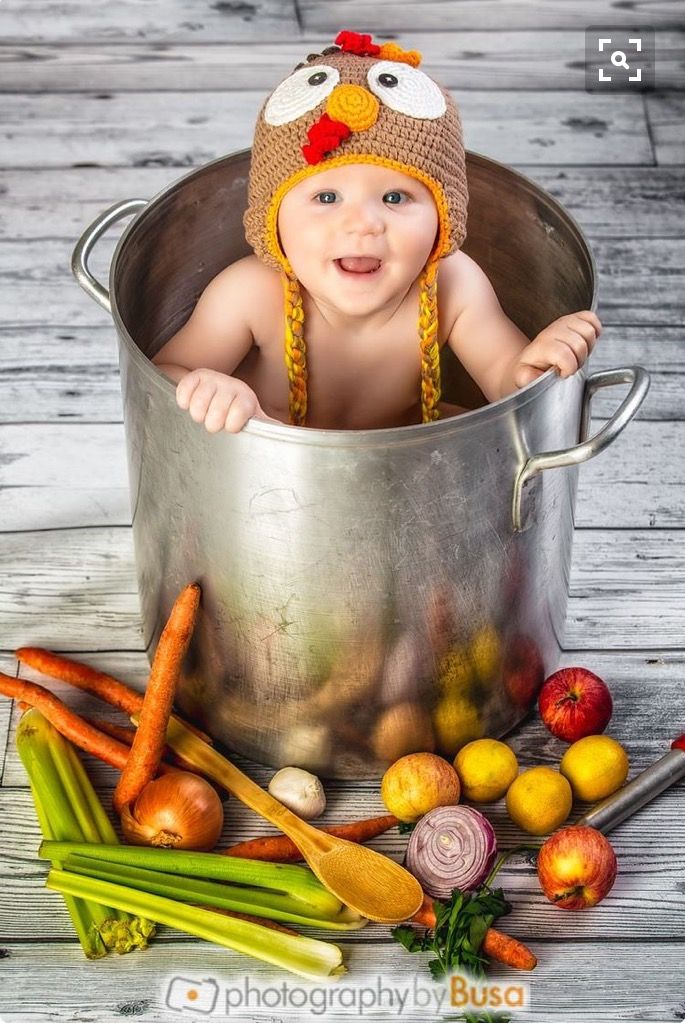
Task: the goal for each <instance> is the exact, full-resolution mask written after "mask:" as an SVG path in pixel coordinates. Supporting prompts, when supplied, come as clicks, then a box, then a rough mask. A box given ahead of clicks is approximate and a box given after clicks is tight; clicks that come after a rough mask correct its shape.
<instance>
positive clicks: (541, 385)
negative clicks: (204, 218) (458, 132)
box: [109, 147, 597, 447]
mask: <svg viewBox="0 0 685 1023" xmlns="http://www.w3.org/2000/svg"><path fill="white" fill-rule="evenodd" d="M250 153H251V148H249V147H248V148H247V149H240V150H237V151H236V152H234V153H227V154H224V155H223V156H220V157H217V158H216V159H215V160H211V161H209V162H208V163H205V164H202V165H201V166H200V167H194V168H193V169H192V170H190V171H189V172H188V173H187V174H183V175H182V176H181V177H180V178H175V179H174V181H172V182H170V183H169V184H168V185H166V186H165V187H164V188H162V189H161V190H160V191H159V192H157V193H156V194H155V195H153V196H152V198H151V199H149V200H148V202H147V203H146V205H145V206H144V207H143V208H142V209H141V210H140V212H139V213H138V214H136V216H134V217H133V218H132V219H131V220H130V221H129V223H128V224H127V225H126V228H125V229H124V231H123V232H122V234H121V236H120V238H119V241H118V242H117V245H116V248H115V250H114V254H113V256H112V261H111V263H110V271H109V295H110V303H111V314H112V319H113V321H114V324H115V326H116V328H117V333H118V335H119V339H120V341H121V343H122V344H124V345H125V347H126V349H127V351H128V353H129V355H130V356H131V358H132V360H133V362H134V363H135V365H136V366H137V368H138V369H139V370H140V371H141V372H142V373H143V374H144V375H145V376H147V378H148V380H149V382H150V383H152V384H153V385H154V386H155V387H157V388H160V389H161V390H162V391H164V392H166V393H167V394H169V395H171V396H173V395H175V392H176V387H175V385H174V384H173V383H172V381H171V380H168V379H167V378H166V377H165V376H163V374H162V373H160V372H159V370H157V369H156V368H155V366H154V363H153V362H152V361H151V359H149V358H148V357H147V356H146V355H144V354H143V352H142V351H141V350H140V348H139V347H138V345H137V344H136V343H135V341H134V340H133V338H132V337H131V335H130V334H129V332H128V329H127V328H126V326H125V324H124V322H123V319H122V317H121V314H120V312H119V306H118V303H117V297H116V289H115V287H114V279H115V276H116V270H117V264H118V261H119V257H120V255H121V252H122V251H123V248H124V246H125V245H126V244H127V242H128V238H129V235H130V234H131V232H132V231H134V230H135V229H136V228H137V226H138V224H139V223H140V222H141V220H143V219H144V218H145V217H146V215H149V210H150V209H151V208H152V207H153V206H154V205H156V203H157V202H158V201H159V200H161V199H163V198H165V197H166V196H168V195H170V194H171V193H172V192H174V191H176V190H177V189H178V188H180V187H181V186H182V185H183V184H184V182H185V181H186V180H188V179H190V178H192V177H195V176H196V175H197V174H198V173H199V172H204V171H209V170H211V169H212V168H213V167H215V166H216V165H217V164H221V163H233V162H235V161H237V160H239V159H241V158H242V157H244V156H246V155H249V154H250ZM466 160H467V171H468V164H469V163H481V164H483V165H484V166H486V167H495V168H499V169H500V170H502V171H504V172H505V173H506V174H507V175H509V176H510V177H513V178H516V179H517V180H518V182H519V184H521V185H522V186H523V187H524V188H525V189H526V190H528V191H529V192H532V193H535V194H536V195H537V196H539V195H540V194H542V196H543V197H544V199H545V200H546V201H547V202H549V203H550V204H551V205H552V206H554V208H555V211H556V213H557V215H558V216H559V217H560V218H561V219H562V220H564V221H566V224H567V226H568V227H569V228H570V229H571V230H572V232H573V233H574V234H575V235H576V240H577V242H578V244H579V245H580V247H581V249H582V250H583V251H584V253H585V255H586V257H587V260H588V263H589V266H590V273H591V280H592V301H591V303H590V309H591V310H592V311H593V312H595V311H596V308H597V266H596V263H595V259H594V256H593V254H592V250H591V248H590V246H589V245H588V243H587V240H586V238H585V235H584V233H583V231H582V229H581V227H580V225H579V223H578V222H577V220H576V219H575V217H573V216H572V215H571V214H570V213H569V212H568V211H567V210H566V208H565V207H564V206H562V205H561V203H560V202H558V200H557V199H555V198H554V196H552V195H550V193H549V192H547V191H545V189H544V188H542V186H541V185H539V184H537V182H535V181H533V179H532V178H529V177H526V175H525V174H522V173H521V172H520V171H518V170H514V169H513V168H511V167H509V166H508V165H507V164H505V163H502V162H501V161H500V160H493V159H492V158H491V157H489V156H485V155H484V154H482V153H476V152H474V151H473V150H466ZM586 370H587V363H585V365H584V366H582V367H581V368H580V369H579V370H576V372H575V373H574V374H573V376H571V377H567V378H565V379H566V380H572V379H574V378H575V377H577V376H580V377H585V375H586ZM561 379H562V378H561V377H558V376H557V371H556V369H554V367H551V368H550V369H548V370H546V371H545V372H544V373H543V374H542V376H540V377H538V378H537V380H533V381H531V382H530V383H529V384H526V385H525V386H524V387H521V388H519V389H518V390H517V391H514V392H512V393H511V394H508V395H506V396H505V397H504V398H498V399H497V400H496V401H493V402H489V403H488V404H487V405H483V406H482V407H481V408H477V409H471V410H470V411H469V412H462V413H461V414H460V415H458V416H454V417H452V418H450V419H436V420H434V421H433V422H430V423H415V424H412V425H410V426H389V427H380V428H378V429H368V430H330V429H323V428H321V427H311V426H295V425H291V424H288V423H270V422H266V421H265V420H261V419H254V418H253V419H249V420H248V421H247V423H246V424H245V426H244V427H243V429H242V430H241V433H246V434H248V436H256V437H267V438H269V439H272V440H283V441H295V442H296V443H300V444H311V445H313V446H317V447H326V446H333V447H345V446H354V447H359V446H364V447H367V446H369V447H370V446H374V445H383V446H387V445H389V444H394V443H401V444H405V445H406V444H411V443H423V442H425V441H426V440H427V439H428V437H429V433H428V431H431V432H430V436H431V437H435V438H436V439H437V437H439V436H442V435H443V434H445V433H448V432H452V431H455V430H465V429H468V427H470V426H480V425H481V423H484V422H488V421H489V420H492V419H497V418H499V417H500V416H508V415H510V414H511V413H513V412H516V411H518V410H519V409H520V408H523V406H524V405H527V404H529V402H531V401H534V400H535V399H537V398H538V396H541V395H542V394H544V393H545V392H546V391H548V390H549V388H550V387H553V386H554V384H555V383H556V382H557V380H558V381H561ZM174 406H175V407H176V410H177V412H178V414H179V415H182V416H185V415H186V413H185V412H183V410H182V409H179V408H178V407H177V406H176V404H175V401H174ZM196 425H198V427H199V426H200V424H196Z"/></svg>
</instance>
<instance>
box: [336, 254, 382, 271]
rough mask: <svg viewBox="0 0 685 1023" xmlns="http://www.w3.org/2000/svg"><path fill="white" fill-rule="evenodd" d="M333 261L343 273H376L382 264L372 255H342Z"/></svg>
mask: <svg viewBox="0 0 685 1023" xmlns="http://www.w3.org/2000/svg"><path fill="white" fill-rule="evenodd" d="M334 262H335V263H336V264H337V266H338V267H339V268H340V269H341V270H343V271H344V272H345V273H351V274H371V273H376V271H377V270H380V268H381V265H382V262H381V260H380V259H376V258H375V257H373V256H342V257H341V258H340V259H336V260H334Z"/></svg>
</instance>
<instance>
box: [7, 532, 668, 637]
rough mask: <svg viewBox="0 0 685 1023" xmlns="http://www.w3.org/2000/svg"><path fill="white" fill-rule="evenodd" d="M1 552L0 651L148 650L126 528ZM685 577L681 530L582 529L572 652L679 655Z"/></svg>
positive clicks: (26, 543) (14, 543) (12, 538)
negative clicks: (49, 648) (649, 651)
mask: <svg viewBox="0 0 685 1023" xmlns="http://www.w3.org/2000/svg"><path fill="white" fill-rule="evenodd" d="M3 553H4V557H5V559H6V564H7V565H8V566H9V569H8V571H7V573H6V582H5V585H4V587H3V589H2V591H1V593H0V617H2V618H3V621H4V629H3V635H2V649H5V650H12V649H14V647H15V646H26V645H39V646H51V645H52V646H54V648H55V649H58V650H75V649H80V650H83V651H88V650H103V649H113V648H118V649H128V650H141V649H143V648H144V646H145V643H144V641H143V637H142V631H141V625H140V619H139V606H138V594H137V588H136V581H135V572H134V561H133V542H132V535H131V530H130V528H117V527H111V526H110V527H100V528H93V529H75V530H69V529H65V530H48V531H47V532H35V533H34V532H28V533H9V534H6V536H5V537H4V538H3ZM684 576H685V530H671V529H659V530H653V529H652V530H650V529H643V530H633V529H625V530H623V529H613V530H605V529H579V530H576V533H575V540H574V553H573V571H572V575H571V585H570V600H569V608H568V618H567V622H566V633H565V640H564V645H565V647H566V649H569V650H587V649H592V648H596V647H603V648H604V649H607V650H611V649H622V648H626V649H633V650H634V649H639V648H645V647H646V648H650V649H661V648H678V647H681V646H682V639H683V636H682V623H683V615H684V613H685V591H684V589H683V585H682V579H683V577H684ZM56 614H58V615H59V617H58V619H56V618H55V615H56ZM57 622H58V623H59V625H58V626H57Z"/></svg>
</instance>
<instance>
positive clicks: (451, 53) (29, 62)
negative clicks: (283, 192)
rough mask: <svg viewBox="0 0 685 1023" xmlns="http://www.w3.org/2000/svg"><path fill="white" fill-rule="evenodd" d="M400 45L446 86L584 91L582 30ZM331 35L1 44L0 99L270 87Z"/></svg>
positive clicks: (661, 69)
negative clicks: (251, 40)
mask: <svg viewBox="0 0 685 1023" xmlns="http://www.w3.org/2000/svg"><path fill="white" fill-rule="evenodd" d="M404 35H405V34H403V36H402V39H401V40H400V41H401V42H402V41H404V45H406V46H408V47H410V48H411V49H413V50H418V51H419V52H420V53H421V54H422V56H423V60H422V63H421V67H422V68H425V69H426V71H427V72H428V73H429V74H430V75H432V76H434V77H435V78H436V79H437V80H438V81H439V82H441V83H442V84H443V85H446V86H447V87H448V88H450V89H454V90H455V92H457V93H462V92H465V91H469V90H472V89H488V90H489V91H494V90H497V89H507V90H508V89H525V90H529V89H532V90H535V89H573V90H578V91H581V90H584V89H585V68H584V61H585V36H584V34H583V32H582V31H579V30H578V29H572V30H569V29H565V30H564V29H561V30H554V29H552V30H550V29H547V30H543V31H530V30H523V31H498V32H492V31H487V32H478V31H465V30H464V29H460V30H459V31H458V32H455V31H450V30H449V29H447V30H445V29H443V30H441V31H439V32H432V33H423V32H418V31H417V32H416V33H411V37H410V34H409V33H406V40H405V39H404ZM331 42H332V36H331V35H326V34H323V33H314V34H310V33H307V35H306V37H305V38H302V39H300V38H285V39H281V40H280V41H279V40H276V41H273V42H272V41H271V40H265V41H264V42H261V41H260V43H259V45H256V46H245V45H234V44H233V43H231V42H225V43H217V44H215V43H213V42H207V43H205V44H203V45H201V46H198V45H197V44H196V43H193V44H192V45H183V44H182V43H162V44H152V45H151V44H150V43H149V42H137V41H133V42H125V43H120V42H109V43H104V44H96V45H92V44H91V45H89V46H88V47H84V46H83V45H82V43H81V42H80V41H78V40H77V41H76V42H74V43H73V44H70V45H69V46H68V47H67V46H65V45H64V44H63V43H62V44H59V45H55V44H54V43H48V44H43V45H41V44H38V45H34V44H29V45H21V46H0V92H3V91H4V92H24V93H29V92H42V91H46V90H47V91H49V92H94V91H96V92H112V91H116V92H137V91H141V92H142V91H143V90H161V89H168V90H170V91H174V92H175V91H177V90H182V91H183V92H198V91H204V90H213V89H227V88H229V89H231V90H235V89H255V88H263V89H265V90H271V89H272V88H273V87H274V86H275V85H276V84H277V83H278V82H279V81H280V80H281V79H282V78H285V77H286V75H288V74H289V73H290V72H291V71H292V69H293V68H294V67H295V66H296V65H297V64H298V63H299V62H300V61H301V60H302V59H303V58H304V57H305V56H306V55H307V54H308V53H312V52H314V53H320V52H321V51H322V50H323V49H324V48H325V47H327V46H329V45H330V44H331ZM656 49H657V54H658V61H657V65H656V70H657V73H658V78H657V84H658V88H659V89H660V90H664V89H678V88H682V87H683V85H684V84H685V74H684V72H683V56H684V55H685V46H684V43H683V35H682V33H681V32H677V31H673V30H665V31H659V32H657V33H656Z"/></svg>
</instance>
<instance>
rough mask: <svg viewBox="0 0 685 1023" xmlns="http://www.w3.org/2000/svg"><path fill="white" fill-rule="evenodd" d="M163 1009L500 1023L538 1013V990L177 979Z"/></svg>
mask: <svg viewBox="0 0 685 1023" xmlns="http://www.w3.org/2000/svg"><path fill="white" fill-rule="evenodd" d="M163 1003H164V1005H165V1006H166V1007H167V1008H169V1009H172V1010H173V1011H174V1012H178V1013H182V1014H183V1016H184V1018H186V1019H192V1018H196V1019H199V1018H200V1017H202V1016H204V1017H214V1018H215V1019H218V1018H220V1019H222V1020H238V1021H240V1023H244V1021H246V1020H249V1021H250V1023H252V1021H255V1023H258V1021H260V1020H264V1021H265V1023H274V1021H276V1023H286V1020H287V1021H291V1020H298V1021H299V1020H302V1019H321V1018H326V1017H327V1016H329V1015H331V1014H333V1013H335V1014H336V1015H337V1016H350V1017H352V1018H356V1019H360V1018H363V1017H364V1016H366V1015H373V1016H374V1018H376V1019H378V1018H379V1017H380V1018H384V1017H386V1018H388V1019H392V1020H397V1019H402V1018H403V1017H405V1016H406V1017H408V1016H410V1015H414V1014H416V1013H417V1012H419V1013H422V1014H428V1015H430V1016H431V1017H432V1018H435V1019H438V1020H439V1019H443V1018H445V1019H450V1018H451V1019H459V1018H460V1017H461V1014H464V1013H476V1014H478V1013H483V1012H488V1013H491V1014H492V1016H493V1018H495V1019H496V1018H497V1017H498V1015H499V1014H501V1013H505V1014H506V1015H507V1017H508V1018H512V1017H513V1016H514V1015H515V1014H516V1013H517V1012H520V1011H522V1010H525V1009H528V1008H530V986H529V985H528V984H526V983H520V982H518V981H517V982H515V983H514V982H512V981H511V980H509V979H501V980H500V979H497V978H490V977H489V978H488V979H487V980H486V981H479V980H474V979H473V978H471V977H468V976H464V975H462V974H458V973H455V974H452V976H450V977H447V978H445V979H444V981H442V982H441V981H433V980H431V979H430V978H428V977H426V978H424V977H413V978H408V979H407V980H406V981H398V980H396V979H390V978H387V977H381V976H365V977H363V978H357V979H356V980H354V981H352V980H349V981H348V980H344V981H336V982H335V983H322V984H317V983H316V982H314V981H312V982H307V981H300V982H298V981H296V980H295V979H294V978H289V979H284V980H280V979H279V980H272V981H267V980H264V979H262V978H253V977H249V976H246V975H244V974H243V975H241V976H240V978H239V979H238V978H236V979H232V980H230V981H222V980H217V979H216V978H214V977H203V978H202V979H197V978H192V977H186V976H183V977H181V976H176V977H172V978H171V979H170V980H168V981H167V982H166V985H165V988H164V991H163Z"/></svg>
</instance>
